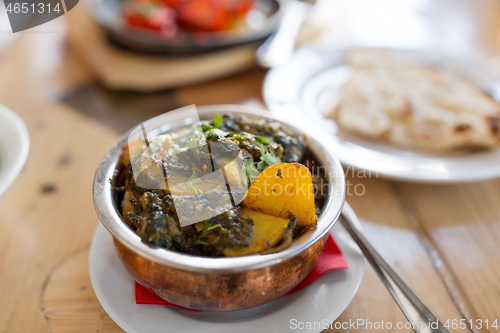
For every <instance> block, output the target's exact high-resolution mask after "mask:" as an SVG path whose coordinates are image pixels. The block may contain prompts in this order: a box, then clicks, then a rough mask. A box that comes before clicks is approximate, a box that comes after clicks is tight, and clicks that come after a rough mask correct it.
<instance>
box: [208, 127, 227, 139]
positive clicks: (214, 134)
mask: <svg viewBox="0 0 500 333" xmlns="http://www.w3.org/2000/svg"><path fill="white" fill-rule="evenodd" d="M228 134H229V133H227V132H224V131H222V130H220V129H218V128H212V129H211V130H209V131H207V133H206V134H205V136H206V138H207V139H212V138H217V139H219V140H222V139H224V138H225V137H226V136H227V135H228Z"/></svg>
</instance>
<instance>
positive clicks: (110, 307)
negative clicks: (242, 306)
mask: <svg viewBox="0 0 500 333" xmlns="http://www.w3.org/2000/svg"><path fill="white" fill-rule="evenodd" d="M344 210H345V211H346V212H347V214H351V215H352V216H353V217H354V220H355V221H358V220H357V218H356V215H355V214H354V212H353V210H352V209H351V208H350V207H349V205H348V204H346V206H345V208H344ZM358 223H359V222H358ZM332 233H333V235H334V237H335V240H336V241H337V244H338V245H339V247H340V248H341V249H342V252H343V253H344V256H345V257H346V259H347V263H348V265H349V269H347V270H344V269H339V270H335V271H332V272H328V273H326V274H325V275H323V276H322V277H320V278H319V279H318V280H316V281H315V282H314V283H312V284H311V285H309V286H308V287H307V288H304V289H302V290H301V291H299V292H296V293H294V294H292V295H290V296H285V297H281V298H280V299H278V300H275V301H273V302H270V303H268V304H264V305H261V306H259V307H256V308H252V309H248V310H242V311H233V312H226V313H197V312H192V311H186V310H181V309H175V308H169V307H165V306H159V305H137V304H135V300H134V280H133V278H132V276H131V275H129V273H128V272H127V270H126V269H125V267H124V266H123V265H122V263H121V262H120V259H119V258H118V255H117V254H116V251H115V248H114V245H113V241H112V237H111V235H110V234H109V232H108V231H107V230H106V229H105V228H104V227H103V226H102V224H99V225H98V227H97V229H96V231H95V233H94V237H93V238H92V243H91V246H90V256H89V266H90V278H91V281H92V286H93V287H94V291H95V293H96V296H97V298H98V299H99V302H101V305H102V307H103V308H104V310H105V311H106V312H107V313H108V314H109V316H110V317H111V318H112V319H113V320H114V321H115V322H116V323H117V324H118V325H119V326H120V327H121V328H122V329H124V330H125V331H127V332H129V333H135V332H137V333H148V332H151V333H152V332H155V333H156V332H183V333H190V332H193V333H195V332H196V333H199V332H205V333H207V332H214V333H224V332H230V333H233V332H238V333H245V332H252V333H253V332H275V333H279V332H289V331H290V320H292V319H296V320H297V322H322V323H329V322H332V321H333V320H335V319H337V317H338V316H339V315H340V314H341V313H342V312H343V311H344V310H345V308H346V307H347V305H349V303H350V302H351V300H352V298H353V297H354V294H355V293H356V291H357V290H358V287H359V284H360V283H361V280H362V278H363V274H364V270H365V259H364V257H363V255H362V254H361V251H360V250H359V248H358V247H357V246H356V244H355V243H354V242H353V241H352V239H351V238H350V236H349V235H348V234H347V232H346V231H345V230H344V228H343V227H342V225H341V224H340V223H336V224H335V226H334V227H333V229H332ZM323 320H324V321H323ZM297 331H300V332H310V333H313V332H314V333H316V332H320V331H322V329H321V328H316V329H311V330H306V329H304V330H300V329H297Z"/></svg>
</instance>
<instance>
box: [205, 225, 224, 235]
mask: <svg viewBox="0 0 500 333" xmlns="http://www.w3.org/2000/svg"><path fill="white" fill-rule="evenodd" d="M217 228H220V230H221V231H222V233H223V234H227V233H228V232H229V230H227V229H226V228H224V227H223V226H221V225H220V223H219V224H216V225H213V226H211V227H209V228H208V230H209V231H211V230H214V229H217Z"/></svg>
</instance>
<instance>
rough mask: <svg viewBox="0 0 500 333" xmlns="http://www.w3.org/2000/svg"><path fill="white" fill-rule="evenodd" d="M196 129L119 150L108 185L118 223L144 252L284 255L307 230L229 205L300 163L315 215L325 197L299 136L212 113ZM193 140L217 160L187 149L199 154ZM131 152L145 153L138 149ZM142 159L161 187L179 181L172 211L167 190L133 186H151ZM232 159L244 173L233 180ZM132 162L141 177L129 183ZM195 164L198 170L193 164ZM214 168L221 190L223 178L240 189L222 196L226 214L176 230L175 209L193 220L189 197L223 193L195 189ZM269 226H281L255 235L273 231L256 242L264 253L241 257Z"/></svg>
mask: <svg viewBox="0 0 500 333" xmlns="http://www.w3.org/2000/svg"><path fill="white" fill-rule="evenodd" d="M198 125H201V126H198V127H197V128H196V127H192V128H190V129H187V130H184V131H181V132H179V133H176V134H171V135H169V134H167V135H159V136H157V137H156V138H155V139H154V140H152V141H151V142H147V145H148V146H147V148H146V149H143V150H140V149H137V150H136V151H134V149H133V147H131V146H133V144H129V145H126V146H124V147H123V152H122V155H121V158H120V162H119V163H118V166H117V170H116V173H115V177H114V178H113V179H114V181H113V180H110V181H111V183H112V186H113V188H114V190H115V193H116V198H117V200H118V202H120V203H121V205H120V206H121V210H122V211H121V213H122V217H123V219H124V221H125V222H126V223H127V224H128V226H129V227H130V228H131V229H132V230H134V231H135V233H136V234H137V235H139V236H140V237H141V239H142V241H143V242H144V243H145V244H147V245H149V246H151V247H161V248H165V249H169V250H173V251H177V252H182V253H187V254H191V255H196V256H205V257H223V256H238V255H245V254H257V253H259V254H267V253H275V252H279V251H281V250H283V249H285V248H287V247H288V246H290V244H291V242H292V238H293V237H297V236H298V235H300V234H301V233H303V232H305V231H306V230H307V229H310V228H313V227H307V226H306V227H304V226H300V225H299V224H297V220H296V218H295V217H294V215H293V214H291V213H289V214H288V219H279V221H278V218H274V217H273V218H272V219H268V218H267V219H266V217H265V216H263V215H264V214H261V213H255V212H253V213H252V212H251V213H249V210H248V209H246V208H244V207H243V206H242V204H236V205H234V203H235V200H234V199H235V198H237V197H241V198H243V197H244V196H245V193H246V189H247V187H248V185H250V184H252V182H253V181H254V180H255V178H257V177H258V176H259V174H261V172H262V171H263V170H265V169H266V168H268V167H269V166H271V165H275V164H277V163H300V164H302V165H305V166H306V167H308V168H309V170H310V171H311V174H312V178H311V179H312V186H314V198H313V200H314V201H313V202H314V203H313V210H314V209H315V211H316V214H319V212H320V211H321V209H322V207H323V204H324V201H325V197H326V191H325V187H326V186H327V185H326V179H325V177H326V176H325V175H324V173H323V172H321V171H322V170H321V168H318V164H317V163H316V161H315V159H314V157H313V156H312V154H311V152H310V151H308V149H307V148H306V146H307V145H306V141H307V140H306V138H305V137H304V136H302V135H296V134H295V133H293V132H291V131H289V130H288V129H286V128H283V127H282V126H281V124H280V123H278V122H273V121H268V120H265V119H257V118H250V117H246V116H234V115H223V116H222V115H219V114H217V113H216V114H215V117H214V119H213V120H212V121H204V122H201V124H198ZM200 134H202V135H201V136H200ZM197 140H206V141H205V142H206V143H207V145H206V146H209V147H215V146H213V144H214V143H220V144H221V147H222V148H221V149H219V154H217V156H215V154H214V152H213V150H214V148H212V150H210V149H208V150H207V149H201V150H200V149H190V148H193V147H195V148H196V147H197V146H198V145H197V144H196V141H197ZM145 141H146V140H145ZM208 144H209V145H208ZM138 145H139V146H143V147H145V146H144V142H143V141H141V142H140V143H138ZM144 152H146V153H147V154H148V156H149V158H150V159H151V156H153V155H155V156H156V160H155V159H154V158H153V160H155V161H156V162H157V164H158V163H159V165H161V167H162V170H163V173H164V177H165V179H166V178H169V177H173V176H175V177H176V179H181V180H182V181H183V182H182V185H183V186H178V187H177V189H176V192H175V193H176V200H177V201H176V205H174V198H173V196H172V194H173V193H174V190H173V189H172V187H167V188H166V189H153V190H151V189H147V188H145V187H144V186H139V185H138V181H139V179H141V185H142V184H144V182H146V183H147V182H149V183H150V184H153V183H154V182H155V181H156V180H154V179H148V177H149V176H148V172H147V167H148V165H149V164H147V163H146V162H145V160H146V159H145V158H144V156H145V153H144ZM204 158H205V159H204ZM235 158H236V159H237V160H239V161H240V162H241V164H242V165H243V166H244V167H243V168H242V169H241V170H240V172H233V174H234V175H232V174H231V172H228V171H227V170H228V166H229V165H230V162H231V160H234V159H235ZM134 160H137V161H139V163H142V164H141V168H142V169H143V170H146V172H143V173H141V174H140V175H138V176H137V173H136V176H134V170H133V166H132V164H133V161H134ZM200 161H205V162H202V163H200ZM150 164H151V163H150ZM210 164H212V165H210ZM301 167H302V166H301ZM214 168H221V169H224V170H226V172H225V180H226V183H227V181H228V178H230V177H233V176H234V177H236V178H238V177H239V178H238V179H239V181H240V182H243V183H244V185H247V186H241V187H239V186H231V188H229V187H228V188H227V190H229V192H230V194H231V202H232V203H233V206H232V207H230V208H229V209H227V208H226V209H224V210H222V212H221V213H220V214H217V215H216V216H213V217H211V218H208V219H205V220H201V222H198V223H194V224H190V225H187V226H183V227H181V224H180V222H179V216H178V215H177V214H178V213H177V212H178V211H179V209H178V208H179V206H178V204H179V202H182V203H185V204H187V205H191V206H188V207H190V209H189V211H190V212H193V213H194V212H196V211H199V210H200V209H201V208H199V207H198V206H196V205H195V204H193V202H192V198H193V197H194V198H196V199H197V202H200V200H202V201H203V200H208V201H210V200H212V201H213V200H217V195H220V193H219V192H220V191H224V190H226V188H223V187H224V186H222V187H221V185H217V186H216V185H215V184H216V182H211V181H210V180H207V181H205V182H202V181H200V179H199V177H200V175H202V174H207V169H208V170H209V171H210V170H211V169H214ZM280 172H281V171H279V172H278V176H280V175H279V173H280ZM140 177H143V178H140ZM150 178H151V177H150ZM169 179H171V178H169ZM168 184H171V182H168ZM210 187H212V188H210ZM150 188H158V187H154V186H152V187H150ZM179 194H180V195H179ZM179 200H180V201H179ZM190 200H191V201H190ZM208 201H207V202H208ZM236 201H237V202H240V201H241V200H236ZM314 205H315V208H314ZM176 208H177V209H176ZM256 214H257V215H256ZM258 214H260V215H258ZM313 214H314V213H313ZM257 220H259V221H260V222H259V221H257ZM273 221H278V222H279V223H281V224H280V225H281V227H278V224H276V226H275V227H274V226H269V225H268V226H264V229H262V230H264V231H262V230H260V231H259V233H260V234H262V233H265V232H267V231H265V230H268V229H269V230H271V229H273V228H274V230H273V231H269V232H271V233H272V232H274V235H273V236H272V239H269V240H267V239H264V241H263V242H261V244H264V245H262V246H260V247H257V248H254V249H253V250H248V249H251V248H252V244H253V238H255V237H257V236H256V235H257V231H256V228H257V227H256V225H257V222H258V223H278V222H273ZM266 228H268V229H266ZM276 228H278V229H276ZM259 237H260V236H259ZM264 237H267V236H264ZM254 241H255V240H254ZM254 243H255V242H254Z"/></svg>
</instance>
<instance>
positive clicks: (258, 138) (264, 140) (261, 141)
mask: <svg viewBox="0 0 500 333" xmlns="http://www.w3.org/2000/svg"><path fill="white" fill-rule="evenodd" d="M255 141H257V142H260V143H263V144H265V145H268V144H269V141H268V140H267V139H266V138H265V137H263V136H256V137H255Z"/></svg>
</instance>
